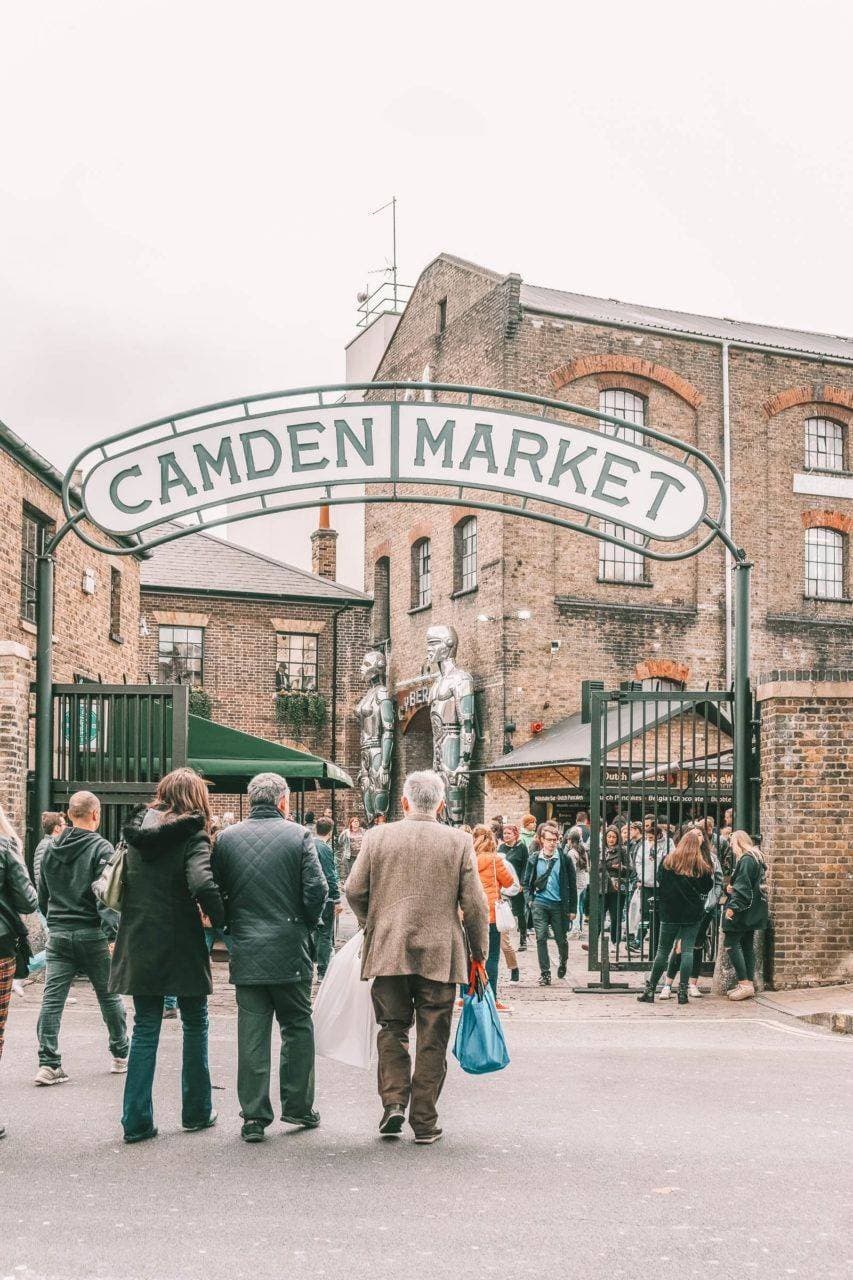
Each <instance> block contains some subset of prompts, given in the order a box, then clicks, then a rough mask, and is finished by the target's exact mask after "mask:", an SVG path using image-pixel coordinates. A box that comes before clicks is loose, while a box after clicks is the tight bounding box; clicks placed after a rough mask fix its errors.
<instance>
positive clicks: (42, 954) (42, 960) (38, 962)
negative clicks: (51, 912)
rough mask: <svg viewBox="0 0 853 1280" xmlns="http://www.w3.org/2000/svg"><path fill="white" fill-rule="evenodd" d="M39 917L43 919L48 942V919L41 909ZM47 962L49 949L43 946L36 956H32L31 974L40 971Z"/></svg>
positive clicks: (42, 925)
mask: <svg viewBox="0 0 853 1280" xmlns="http://www.w3.org/2000/svg"><path fill="white" fill-rule="evenodd" d="M38 918H39V920H40V921H41V927H42V929H44V936H45V942H47V920H45V918H44V916H43V915H42V913H41V912H40V911H39V912H38ZM46 964H47V951H46V950H45V949H44V948H42V950H41V951H37V952H36V954H35V955H34V956H31V957H30V963H29V971H30V973H31V974H32V973H40V972H41V970H42V969H43V968H44V967H45V965H46Z"/></svg>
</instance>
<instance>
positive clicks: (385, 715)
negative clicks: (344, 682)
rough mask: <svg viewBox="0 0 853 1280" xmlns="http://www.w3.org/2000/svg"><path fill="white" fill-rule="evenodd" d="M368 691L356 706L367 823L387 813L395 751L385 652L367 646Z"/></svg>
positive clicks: (360, 780)
mask: <svg viewBox="0 0 853 1280" xmlns="http://www.w3.org/2000/svg"><path fill="white" fill-rule="evenodd" d="M361 674H362V676H363V677H364V679H366V680H367V693H365V695H364V697H363V698H362V700H361V702H360V703H359V704H358V707H357V708H356V713H355V714H356V716H357V718H358V723H359V725H360V728H361V769H360V770H359V774H358V785H359V787H360V788H361V794H362V799H363V801H364V811H365V813H366V814H367V820H368V822H372V821H373V819H374V818H375V817H376V816H377V815H378V814H382V816H383V817H387V815H388V801H389V798H390V795H389V788H390V785H391V758H392V756H393V754H394V703H393V702H392V700H391V698H389V696H388V686H387V682H386V663H385V654H384V653H383V652H382V650H381V649H368V651H367V653H366V654H365V655H364V660H363V661H362V664H361Z"/></svg>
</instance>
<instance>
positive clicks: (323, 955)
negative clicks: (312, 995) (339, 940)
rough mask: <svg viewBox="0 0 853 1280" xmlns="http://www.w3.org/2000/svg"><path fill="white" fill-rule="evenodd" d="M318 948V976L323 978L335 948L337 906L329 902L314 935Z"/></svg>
mask: <svg viewBox="0 0 853 1280" xmlns="http://www.w3.org/2000/svg"><path fill="white" fill-rule="evenodd" d="M314 944H315V946H316V948H317V975H318V977H320V978H322V977H323V976H324V975H325V972H326V970H327V969H328V967H329V961H330V960H331V958H332V951H333V950H334V946H335V904H334V903H333V902H329V903H327V904H326V906H325V907H324V908H323V916H322V918H321V920H320V923H319V924H318V925H317V929H316V932H315V934H314Z"/></svg>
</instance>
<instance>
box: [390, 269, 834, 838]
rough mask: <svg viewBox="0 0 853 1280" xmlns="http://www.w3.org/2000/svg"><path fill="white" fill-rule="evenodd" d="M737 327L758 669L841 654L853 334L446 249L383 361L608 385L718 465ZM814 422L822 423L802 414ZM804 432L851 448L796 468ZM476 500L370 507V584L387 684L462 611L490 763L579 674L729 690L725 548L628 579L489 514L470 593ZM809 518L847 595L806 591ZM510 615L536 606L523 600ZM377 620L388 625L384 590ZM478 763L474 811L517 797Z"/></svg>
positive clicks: (744, 528) (585, 548)
mask: <svg viewBox="0 0 853 1280" xmlns="http://www.w3.org/2000/svg"><path fill="white" fill-rule="evenodd" d="M724 341H725V342H727V343H728V344H729V346H728V350H727V360H728V382H729V396H728V407H729V418H730V423H731V473H730V474H731V493H732V532H733V537H734V539H735V541H736V542H737V543H738V545H742V546H744V547H745V548H746V549H747V552H748V554H749V556H750V558H751V559H752V560H753V561H754V562H755V569H754V572H753V595H752V602H753V631H752V649H753V664H754V669H755V670H768V669H770V668H772V667H785V668H790V667H794V668H806V667H826V666H830V667H831V666H839V665H841V666H843V665H849V661H850V656H851V653H853V601H851V597H853V583H851V572H852V571H851V554H850V552H851V548H850V538H851V535H850V527H851V526H850V522H851V520H853V488H851V485H853V480H852V479H851V471H853V459H851V447H853V444H851V425H852V424H853V342H850V341H848V340H844V339H834V338H827V337H824V336H822V335H808V334H795V333H789V332H788V331H784V330H778V329H776V330H774V329H767V328H762V327H760V326H737V325H734V324H733V323H732V322H728V321H712V320H708V319H707V318H705V317H690V316H681V315H679V314H678V313H672V312H655V311H650V310H649V309H643V308H631V307H626V306H624V304H616V303H607V302H604V301H602V300H599V299H589V298H580V297H579V296H577V295H569V294H563V293H559V292H557V291H553V290H546V289H539V288H533V287H530V286H526V285H524V284H523V283H522V281H521V279H520V277H519V276H517V275H509V276H500V275H497V274H496V273H493V272H490V271H486V270H484V269H482V268H479V267H476V266H474V265H473V264H470V263H466V262H463V261H461V260H460V259H456V258H453V257H451V256H450V255H446V254H443V255H441V256H440V257H439V258H437V259H436V260H435V261H434V262H432V263H431V264H430V265H429V266H428V267H427V268H426V269H425V270H424V272H423V273H422V275H421V277H420V279H419V281H418V283H417V285H416V287H415V289H414V292H413V294H412V297H411V300H410V301H409V303H408V306H407V308H406V310H405V312H404V314H403V316H402V318H401V319H400V322H399V325H398V327H397V329H396V331H395V333H394V336H393V337H392V339H391V341H390V343H389V345H388V347H387V349H386V351H385V354H384V357H383V358H382V360H381V362H380V364H379V367H378V368H377V370H376V373H375V377H376V379H377V380H380V379H393V378H401V379H420V378H421V377H422V375H423V371H424V370H425V369H428V370H429V378H430V379H431V380H432V381H434V382H458V383H463V384H470V385H474V386H495V387H497V388H501V389H511V390H519V391H523V392H528V393H532V394H537V395H543V396H548V397H551V398H555V399H564V400H567V401H572V402H575V403H578V404H582V405H585V406H588V407H590V408H593V409H595V408H598V407H605V404H606V400H605V397H611V400H610V403H614V401H613V399H612V397H613V396H614V395H615V396H617V397H620V399H618V400H617V401H615V403H617V404H618V405H620V406H621V405H630V406H632V407H633V408H634V410H635V412H636V413H638V415H639V416H638V417H634V418H632V419H631V420H633V421H637V422H638V423H639V424H640V425H648V426H652V427H656V428H657V429H660V430H664V431H666V432H667V433H669V434H671V435H674V436H676V437H678V438H679V439H681V440H684V441H686V442H689V443H691V444H693V445H694V446H696V447H698V448H699V449H701V450H703V451H704V452H706V453H707V454H709V455H710V456H711V457H712V458H713V459H714V460H715V462H716V463H717V465H718V466H720V468H721V469H724V467H725V456H724V419H725V414H724V378H723V346H722V344H723V342H724ZM753 348H755V349H753ZM610 411H611V412H617V413H619V412H620V409H619V408H616V409H611V410H610ZM623 416H624V414H623ZM628 416H629V417H630V416H631V415H630V414H628ZM807 420H810V421H816V422H818V423H828V424H831V425H830V426H824V427H820V426H819V427H817V428H812V427H809V428H808V429H807V428H806V426H805V424H806V421H807ZM587 425H588V422H587ZM806 430H808V431H809V432H812V431H818V432H820V431H823V432H829V433H830V434H831V435H832V436H833V440H832V441H831V443H832V444H833V445H835V444H836V443H837V444H838V445H839V448H840V453H837V454H836V455H834V456H833V457H832V458H831V459H829V458H827V459H826V460H827V461H831V463H832V465H831V466H816V465H811V466H809V467H807V466H806V465H805V461H804V456H805V455H804V432H805V431H806ZM818 447H822V446H818ZM820 460H821V459H819V461H820ZM813 462H814V459H812V463H813ZM465 496H466V495H464V494H463V496H462V502H463V503H464V500H465ZM468 515H469V513H468V512H467V511H466V510H465V509H464V507H463V506H460V507H459V508H454V507H451V508H448V507H438V506H434V505H433V506H424V505H418V506H414V505H403V504H381V505H379V504H377V505H375V506H368V507H367V514H366V527H365V559H366V564H365V581H366V586H367V589H368V590H372V591H374V592H375V593H376V596H377V600H379V599H380V598H381V597H382V595H383V593H387V595H388V597H389V599H390V609H389V610H388V613H389V614H390V642H391V643H390V658H391V680H392V685H396V686H397V687H398V689H403V690H405V689H406V688H409V687H410V686H412V687H413V685H414V684H415V683H416V681H417V676H418V673H419V672H420V670H421V666H422V663H423V659H424V653H423V636H424V631H425V630H426V627H427V626H428V625H429V624H430V623H431V622H449V623H452V624H453V625H454V626H455V627H456V629H457V631H458V632H459V635H460V654H459V658H460V662H461V663H462V665H464V666H466V667H468V668H469V669H470V670H471V671H472V673H473V674H474V677H475V682H476V685H477V688H478V701H479V710H480V717H481V724H482V733H483V736H482V740H481V744H480V748H479V753H478V759H477V760H476V761H475V765H476V766H477V767H478V768H484V767H485V766H486V765H488V764H489V763H490V762H492V761H494V760H495V759H496V758H497V757H499V756H500V755H501V754H502V753H503V750H504V746H505V742H504V738H505V731H504V725H505V724H513V725H515V732H514V734H513V735H511V744H512V746H514V747H517V746H519V745H520V744H521V743H523V742H524V741H525V740H526V739H527V738H529V737H530V736H531V732H532V729H531V726H532V725H534V724H541V725H543V726H544V727H548V726H549V725H551V724H553V723H554V722H555V721H557V720H560V719H561V718H563V717H565V716H567V715H569V714H571V713H573V712H576V711H577V710H578V708H579V706H580V686H581V681H582V680H583V679H585V678H597V679H601V680H603V681H604V682H605V683H606V684H607V685H608V686H610V687H612V686H614V685H616V684H618V683H619V682H621V681H624V680H626V679H627V680H629V679H654V678H659V679H660V678H662V679H676V680H678V681H680V682H681V683H687V685H688V687H692V688H696V687H702V686H704V685H706V684H710V685H711V687H724V685H725V681H726V675H727V661H726V650H727V644H726V617H727V586H726V578H727V570H726V565H725V558H724V554H723V551H722V549H721V548H719V547H718V546H713V547H711V548H709V549H707V550H706V551H705V552H703V553H702V554H701V555H700V556H698V557H695V558H693V559H690V560H685V561H682V562H676V563H672V564H659V563H655V562H648V565H647V567H643V569H642V572H640V573H637V570H636V569H635V568H631V569H630V570H629V573H628V578H629V580H627V581H620V580H618V579H619V577H620V572H621V571H622V570H624V566H619V567H617V571H616V573H614V572H613V567H612V566H610V565H607V564H606V563H605V564H602V562H600V560H599V554H600V553H599V544H598V542H597V540H595V539H593V538H586V537H583V536H581V535H575V534H572V533H570V532H567V531H563V530H560V529H557V528H554V527H552V526H546V525H543V524H539V523H536V522H533V521H522V520H520V519H519V518H517V517H513V516H503V515H501V514H496V513H491V512H478V513H477V515H476V521H477V525H476V532H477V584H476V588H475V589H473V590H467V591H466V590H462V589H460V584H459V580H458V578H459V574H458V556H459V537H458V533H457V530H458V528H459V526H460V524H462V523H463V522H464V521H465V519H466V518H467V516H468ZM809 529H817V530H818V531H819V540H822V539H823V538H825V537H827V536H829V537H830V538H831V539H832V540H831V542H830V544H829V551H828V552H825V553H824V552H818V553H817V554H818V555H819V556H820V555H823V554H827V555H830V556H834V555H835V554H836V551H838V553H839V554H840V557H841V565H840V577H839V575H838V572H837V571H836V570H835V569H834V568H833V570H832V573H833V574H835V575H836V579H837V580H836V581H834V584H833V594H834V595H835V596H837V598H833V599H827V598H816V592H815V591H814V590H808V589H807V586H806V582H805V576H804V555H805V539H806V536H807V531H808V530H809ZM835 534H837V535H838V538H840V541H838V540H836V539H834V538H832V535H835ZM425 539H429V550H430V572H431V588H432V599H431V603H430V604H429V605H427V606H426V607H418V602H417V601H415V600H414V599H413V596H412V577H413V573H414V572H415V568H416V556H417V552H418V548H419V547H420V546H421V545H422V544H423V542H424V540H425ZM601 545H604V544H601ZM821 545H823V544H821ZM810 554H811V555H812V556H814V555H815V551H814V548H812V550H811V551H810ZM634 576H636V578H637V579H638V580H630V579H631V578H632V577H634ZM519 611H522V612H527V611H529V613H530V615H531V616H530V618H529V619H528V618H518V617H517V616H516V615H517V613H518V612H519ZM478 618H485V619H487V620H486V621H478ZM375 626H376V628H378V630H377V635H378V631H381V630H383V620H382V611H381V610H379V609H378V608H377V617H376V622H375ZM673 672H677V674H676V675H673V674H672V673H673ZM424 715H425V713H424V712H423V711H422V712H421V713H420V714H419V716H416V717H415V718H414V719H413V720H412V721H411V724H410V727H409V731H408V733H406V734H405V735H401V738H400V748H399V750H398V768H397V773H398V775H399V774H400V773H402V772H403V770H404V769H406V768H408V767H411V765H412V764H414V763H422V762H423V758H424V752H425V749H426V747H427V745H428V742H427V737H428V734H427V730H428V726H425V725H424V724H423V723H422V720H423V717H424ZM413 731H414V732H413ZM412 734H413V736H412V740H411V743H410V742H409V741H408V739H409V737H410V735H412ZM506 745H509V744H506ZM484 778H485V780H484V782H483V784H482V785H479V784H478V785H475V786H473V787H472V791H471V814H470V816H471V817H478V816H481V815H482V814H483V813H492V812H501V811H507V809H508V810H509V811H511V812H519V811H520V810H521V809H522V808H524V807H525V797H524V794H523V792H522V790H521V789H519V788H518V787H517V786H516V787H515V790H514V791H513V786H514V784H508V783H507V782H506V780H498V779H497V777H495V778H494V779H492V778H490V777H489V775H488V773H487V774H485V775H484ZM397 782H399V777H398V779H397ZM511 796H514V799H513V800H512V801H510V797H511Z"/></svg>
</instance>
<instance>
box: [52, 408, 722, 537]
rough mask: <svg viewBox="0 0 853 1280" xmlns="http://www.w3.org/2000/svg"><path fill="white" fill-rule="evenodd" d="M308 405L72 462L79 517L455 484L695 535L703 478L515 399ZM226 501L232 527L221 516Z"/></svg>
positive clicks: (178, 514) (484, 498)
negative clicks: (77, 478) (498, 404)
mask: <svg viewBox="0 0 853 1280" xmlns="http://www.w3.org/2000/svg"><path fill="white" fill-rule="evenodd" d="M313 394H314V397H315V402H314V403H310V404H308V405H307V406H306V404H305V403H304V399H305V397H304V396H303V397H301V399H300V397H299V396H297V395H295V394H294V395H290V394H289V393H288V394H286V395H282V396H279V397H262V398H258V400H249V401H245V402H238V403H236V404H235V403H230V404H228V405H224V406H219V407H218V408H216V409H214V410H204V411H202V410H197V411H194V412H192V413H188V414H183V415H178V416H176V417H175V418H173V419H168V420H163V421H161V422H159V423H154V424H151V425H148V426H146V427H140V428H138V429H136V430H135V431H132V432H126V433H124V435H122V436H114V437H111V438H110V439H108V440H104V441H102V442H101V443H100V444H99V445H98V446H96V447H95V448H94V449H90V450H89V451H88V452H87V453H86V454H84V455H83V456H82V457H81V458H78V459H76V460H75V463H74V464H72V465H73V467H79V468H80V470H81V471H82V476H83V478H82V483H81V485H80V491H81V494H82V499H83V504H84V509H85V512H86V514H87V515H88V517H89V518H90V519H91V520H92V521H93V522H94V523H95V524H96V525H98V526H99V528H100V529H102V530H103V531H104V532H106V533H110V534H118V535H124V536H127V535H132V534H139V535H144V534H145V532H146V531H147V530H153V529H154V528H155V527H156V526H158V525H163V524H164V523H165V522H167V521H175V520H185V519H186V518H187V517H188V516H193V515H195V516H197V518H198V520H199V522H200V523H202V522H204V517H205V513H208V514H209V517H210V519H209V523H210V524H215V523H222V522H223V520H224V519H226V518H231V519H235V518H244V517H245V516H246V515H248V514H254V515H262V514H264V513H265V512H267V511H286V510H291V509H294V508H297V507H301V506H305V505H312V504H313V505H316V504H317V503H318V502H321V501H326V502H341V501H343V502H347V501H349V502H356V501H365V500H366V501H370V500H371V496H372V494H373V492H374V491H373V490H372V489H371V491H369V492H368V495H367V497H366V498H365V496H364V495H363V494H362V493H361V488H360V486H363V485H369V486H375V485H380V486H388V485H391V486H394V487H395V490H396V486H398V485H401V486H417V489H418V490H419V491H420V490H423V489H429V488H432V487H434V486H445V487H446V486H453V487H454V488H455V489H457V490H458V491H459V492H460V493H461V491H462V490H463V489H464V490H466V491H470V490H475V491H476V496H475V495H474V494H470V493H469V492H466V496H465V501H466V503H469V504H470V505H473V506H476V505H481V506H483V505H486V506H488V505H490V503H491V504H493V503H500V502H502V501H503V499H504V495H508V496H509V497H511V498H513V499H519V500H520V502H519V503H517V504H514V505H516V506H517V507H518V506H521V505H523V506H525V507H526V505H527V503H528V502H530V501H533V502H534V503H536V504H537V505H538V504H547V507H546V508H544V510H546V511H547V509H548V508H552V509H553V508H554V507H557V508H567V509H570V510H571V511H573V512H582V513H585V514H586V515H587V516H588V517H594V518H597V519H602V520H607V521H608V522H612V523H614V524H617V525H619V526H624V527H626V528H628V529H631V530H633V531H634V532H635V533H636V534H639V535H641V536H642V537H644V538H649V539H651V540H660V541H664V542H670V541H674V540H678V539H683V538H685V537H687V536H688V535H689V534H690V533H692V532H693V530H694V529H696V527H697V525H699V524H700V522H701V521H702V520H703V518H704V517H705V515H706V512H707V506H708V498H707V493H706V489H705V485H704V483H703V480H702V478H701V476H700V474H699V473H698V470H697V469H696V467H695V466H691V465H688V463H687V462H686V461H685V460H684V455H682V456H677V455H676V453H675V452H674V451H673V452H671V453H664V452H658V451H657V450H653V449H650V448H647V447H645V446H644V445H640V444H635V443H633V440H631V441H629V440H628V439H620V438H619V437H618V435H616V436H614V435H611V434H606V433H605V432H604V431H602V430H600V429H598V424H596V425H595V426H594V427H592V426H588V427H584V426H576V425H574V424H573V423H570V422H566V421H557V420H551V418H546V417H544V416H536V417H533V416H529V415H528V414H527V413H523V412H520V411H518V410H519V406H518V405H516V404H515V402H513V401H511V400H510V399H507V400H506V401H505V403H506V404H507V405H510V406H511V407H510V408H489V407H478V406H475V405H473V404H467V405H459V404H453V403H420V402H411V401H410V402H406V401H403V402H398V401H395V402H385V403H383V402H382V401H376V402H374V401H372V400H370V401H365V400H363V399H359V400H357V401H342V402H340V403H336V404H332V405H329V404H328V403H324V397H323V392H322V391H321V392H319V393H318V392H314V393H313ZM327 394H328V393H327ZM377 394H381V392H377ZM488 394H490V395H493V396H495V397H498V396H499V395H500V394H501V393H499V392H494V393H488ZM520 407H521V408H524V409H527V408H528V407H529V406H528V405H526V404H522V405H521V406H520ZM546 407H547V406H545V405H544V404H543V414H544V411H545V409H546ZM567 408H569V409H570V408H571V407H570V406H567ZM672 443H673V444H675V443H676V442H672ZM688 453H689V451H688ZM69 474H70V473H69ZM353 486H359V488H358V489H354V488H353ZM424 497H425V498H426V500H427V501H429V500H430V498H429V495H428V494H424ZM223 504H227V506H228V512H229V513H230V517H223V516H222V513H221V508H222V506H223ZM214 508H220V511H219V512H217V511H215V510H214ZM532 511H533V509H532V508H531V511H530V513H531V514H532ZM546 518H548V517H547V516H546ZM557 522H559V521H557ZM589 532H595V530H594V529H590V530H589Z"/></svg>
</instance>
